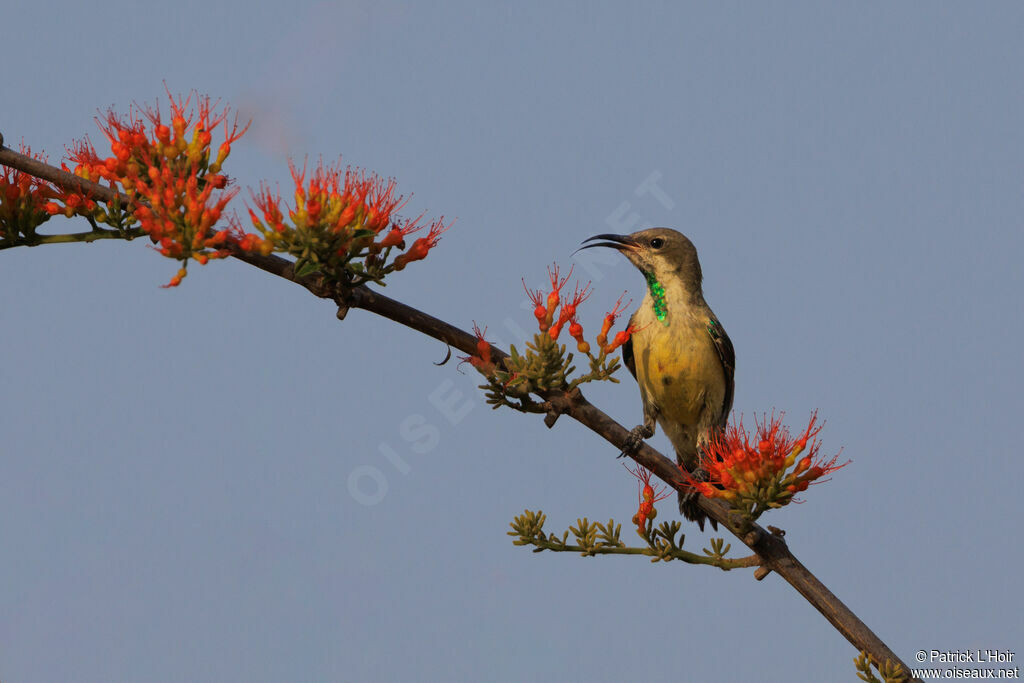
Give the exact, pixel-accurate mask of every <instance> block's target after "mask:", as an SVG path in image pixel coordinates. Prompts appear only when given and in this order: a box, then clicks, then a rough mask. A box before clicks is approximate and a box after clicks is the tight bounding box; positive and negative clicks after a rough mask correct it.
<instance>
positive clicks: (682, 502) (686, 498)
mask: <svg viewBox="0 0 1024 683" xmlns="http://www.w3.org/2000/svg"><path fill="white" fill-rule="evenodd" d="M699 499H700V494H699V493H697V492H696V491H690V492H689V493H683V492H681V491H680V492H679V512H680V513H681V514H682V515H683V517H685V518H686V519H688V520H690V521H691V522H696V523H697V526H699V527H700V530H701V531H704V520H706V519H707V518H708V516H707V515H706V514H705V513H704V510H702V509H701V507H700V504H699V503H698V501H699ZM711 528H712V529H714V530H715V531H718V522H716V521H715V520H713V519H712V520H711Z"/></svg>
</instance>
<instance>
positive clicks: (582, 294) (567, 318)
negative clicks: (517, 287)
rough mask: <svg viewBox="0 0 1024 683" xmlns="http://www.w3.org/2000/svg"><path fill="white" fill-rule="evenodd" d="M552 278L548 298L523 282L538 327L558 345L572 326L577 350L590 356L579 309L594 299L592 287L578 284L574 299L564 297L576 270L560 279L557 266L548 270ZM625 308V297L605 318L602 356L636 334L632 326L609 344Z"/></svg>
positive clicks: (600, 341)
mask: <svg viewBox="0 0 1024 683" xmlns="http://www.w3.org/2000/svg"><path fill="white" fill-rule="evenodd" d="M548 277H549V278H550V280H551V292H550V293H548V294H547V295H545V293H544V290H542V289H538V290H532V289H530V288H529V287H527V286H526V282H525V281H524V282H523V287H524V288H525V289H526V295H527V296H528V297H530V301H532V302H533V305H534V309H533V315H534V317H536V318H537V326H538V327H539V329H540V331H541V332H547V333H548V335H549V336H550V337H551V339H552V340H553V341H558V337H559V336H560V335H561V334H562V329H563V328H564V327H565V324H566V323H568V324H569V336H571V337H572V338H573V339H575V340H576V348H577V349H578V350H579V351H580V353H586V354H589V353H590V343H589V342H587V341H586V339H584V337H583V325H581V324H580V322H579V320H577V317H576V316H577V310H576V309H577V308H578V307H579V305H580V304H582V303H583V302H584V301H586V300H587V299H588V298H589V297H590V294H591V289H590V283H589V282H588V283H587V284H586V285H585V286H584V287H583V288H582V289H580V286H579V284H578V283H577V284H576V285H575V286H574V288H573V293H572V294H571V295H563V294H562V289H563V288H564V287H565V284H566V282H568V281H569V278H570V277H572V268H570V269H569V273H568V274H567V275H566V276H565V277H564V278H563V277H560V273H559V268H558V266H557V265H553V266H552V267H550V268H548ZM621 307H622V297H619V300H618V301H617V302H616V303H615V308H613V309H612V310H611V312H610V313H608V314H607V315H605V317H604V324H603V325H602V327H601V333H600V334H598V335H597V347H598V349H599V350H600V353H601V355H602V356H606V355H608V354H610V353H611V352H613V351H614V350H615V349H617V348H619V347H620V346H622V345H623V344H625V343H626V342H627V341H628V340H629V338H630V337H631V336H632V335H633V333H634V332H636V328H634V327H633V326H632V325H629V326H627V327H626V329H624V330H620V331H619V332H618V333H616V335H615V337H614V338H613V339H612V341H611V343H609V342H608V333H609V332H610V330H611V328H612V326H613V325H614V324H615V320H616V319H617V318H618V316H620V315H622V312H621V310H620V309H621ZM556 313H557V315H556Z"/></svg>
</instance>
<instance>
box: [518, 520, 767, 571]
mask: <svg viewBox="0 0 1024 683" xmlns="http://www.w3.org/2000/svg"><path fill="white" fill-rule="evenodd" d="M545 521H547V516H546V515H545V514H544V513H543V512H541V511H540V510H538V511H537V512H533V511H532V510H524V511H523V514H521V515H518V516H516V518H515V519H513V520H512V524H511V526H512V531H509V532H508V535H509V536H512V537H513V541H512V543H513V544H514V545H523V546H525V545H531V546H534V548H533V552H535V553H539V552H541V551H543V550H551V551H554V552H574V553H579V554H580V555H583V556H584V557H595V556H597V555H645V556H647V557H650V558H651V562H668V561H670V560H682V561H683V562H686V563H688V564H706V565H711V566H714V567H719V568H720V569H723V570H729V569H737V568H739V567H751V566H756V565H757V564H758V563H757V562H756V561H754V560H755V559H756V556H755V558H727V557H725V553H727V552H728V551H729V546H725V547H724V548H723V545H724V541H723V540H722V539H714V540H712V542H711V548H712V549H711V550H708V549H707V548H705V549H704V555H698V554H696V553H691V552H689V551H686V550H683V548H682V546H683V541H684V540H685V538H686V537H685V535H683V534H680V533H679V529H680V528H681V526H682V525H681V524H680V523H679V522H678V521H675V520H673V521H671V522H662V523H661V524H660V525H658V526H657V527H655V526H654V522H653V521H652V520H651V519H648V520H647V523H646V525H645V527H644V530H643V531H640V530H639V529H638V530H637V533H638V534H639V535H640V537H641V538H643V539H644V540H645V541H646V542H647V546H646V547H629V546H627V545H626V544H625V543H624V542H623V541H622V538H621V533H622V525H621V524H618V523H616V522H615V520H614V519H609V520H608V522H607V524H605V523H602V522H591V521H590V520H589V519H587V518H586V517H583V518H582V519H577V520H576V524H575V525H574V526H570V527H569V529H568V530H566V531H563V532H562V534H561V535H558V534H551V533H546V532H545V531H544V522H545ZM570 534H571V535H572V540H571V541H570V539H569V536H570Z"/></svg>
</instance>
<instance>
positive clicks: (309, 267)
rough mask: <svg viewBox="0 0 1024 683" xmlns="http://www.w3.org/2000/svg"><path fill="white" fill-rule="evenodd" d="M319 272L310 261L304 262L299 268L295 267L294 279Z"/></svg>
mask: <svg viewBox="0 0 1024 683" xmlns="http://www.w3.org/2000/svg"><path fill="white" fill-rule="evenodd" d="M318 270H320V266H319V265H318V264H316V263H313V262H312V261H306V262H304V263H303V264H302V265H301V266H296V268H295V277H305V276H307V275H312V274H313V273H315V272H317V271H318Z"/></svg>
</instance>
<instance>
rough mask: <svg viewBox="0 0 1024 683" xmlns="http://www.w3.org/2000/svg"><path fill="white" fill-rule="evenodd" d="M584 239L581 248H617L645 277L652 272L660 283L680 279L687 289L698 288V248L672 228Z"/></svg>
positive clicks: (699, 276) (694, 291) (698, 290)
mask: <svg viewBox="0 0 1024 683" xmlns="http://www.w3.org/2000/svg"><path fill="white" fill-rule="evenodd" d="M598 240H601V241H598ZM583 242H584V245H583V246H582V247H580V249H589V248H590V247H609V248H611V249H617V250H618V251H619V252H621V253H622V255H623V256H625V257H626V258H628V259H629V260H630V262H631V263H632V264H633V265H634V266H636V267H637V268H638V269H639V270H640V272H642V273H643V274H644V275H645V276H648V275H652V276H654V278H655V279H656V280H658V281H659V282H662V283H665V282H671V281H679V282H681V283H682V284H683V285H684V286H685V287H686V289H687V290H688V291H690V292H693V293H699V292H700V291H701V279H702V276H701V270H700V261H698V260H697V249H696V247H694V246H693V242H691V241H690V240H689V239H688V238H687V237H686V235H684V234H682V233H681V232H678V231H676V230H672V229H671V228H651V229H650V230H641V231H640V232H634V233H633V234H631V235H613V234H608V233H605V234H602V235H594V236H593V237H590V238H587V239H586V240H584V241H583Z"/></svg>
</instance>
